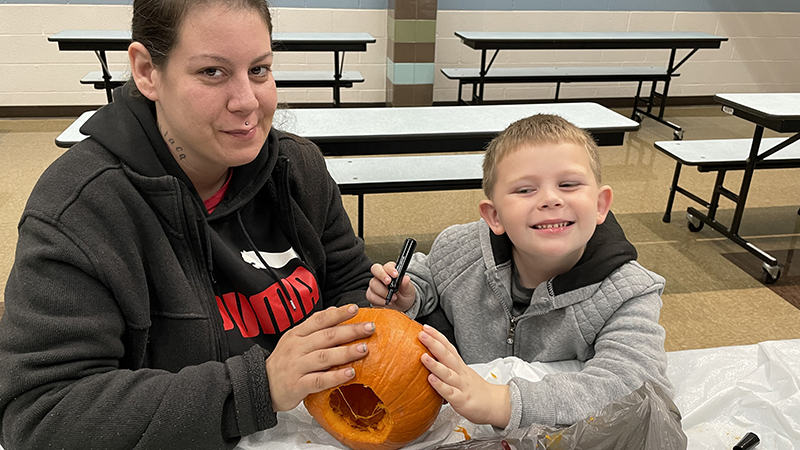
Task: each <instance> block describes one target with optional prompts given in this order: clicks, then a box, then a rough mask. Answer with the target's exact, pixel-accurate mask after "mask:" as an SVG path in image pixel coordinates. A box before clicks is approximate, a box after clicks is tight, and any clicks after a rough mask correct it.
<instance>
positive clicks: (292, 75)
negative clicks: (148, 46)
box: [81, 70, 364, 89]
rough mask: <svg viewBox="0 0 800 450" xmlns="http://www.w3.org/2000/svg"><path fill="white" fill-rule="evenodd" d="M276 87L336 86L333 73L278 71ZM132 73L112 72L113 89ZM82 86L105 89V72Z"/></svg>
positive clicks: (348, 83)
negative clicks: (89, 85)
mask: <svg viewBox="0 0 800 450" xmlns="http://www.w3.org/2000/svg"><path fill="white" fill-rule="evenodd" d="M273 75H274V77H275V85H276V86H277V87H279V88H316V87H321V88H332V87H334V85H335V84H336V82H335V80H334V79H333V72H327V71H286V70H276V71H275V72H273ZM130 76H131V73H130V72H127V71H112V72H111V82H110V84H111V87H112V88H116V87H119V86H122V85H123V84H125V82H127V81H128V79H129V78H130ZM363 82H364V77H363V76H362V75H361V73H360V72H358V71H346V72H343V73H342V78H340V79H339V86H340V87H345V88H349V87H353V83H363ZM81 84H91V85H94V88H95V89H105V88H106V87H105V82H104V81H103V72H101V71H99V70H96V71H93V72H89V73H88V74H86V76H85V77H83V78H82V79H81Z"/></svg>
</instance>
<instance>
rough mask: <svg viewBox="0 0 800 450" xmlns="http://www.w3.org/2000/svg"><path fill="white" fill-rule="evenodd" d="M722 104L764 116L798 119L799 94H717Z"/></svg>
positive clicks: (799, 117)
mask: <svg viewBox="0 0 800 450" xmlns="http://www.w3.org/2000/svg"><path fill="white" fill-rule="evenodd" d="M714 97H715V98H716V100H717V101H718V102H720V103H722V104H725V105H730V106H734V107H737V106H738V107H741V108H746V109H749V110H751V111H752V112H758V113H761V114H763V115H765V116H770V117H774V118H785V119H800V93H785V92H773V93H751V94H717V95H715V96H714Z"/></svg>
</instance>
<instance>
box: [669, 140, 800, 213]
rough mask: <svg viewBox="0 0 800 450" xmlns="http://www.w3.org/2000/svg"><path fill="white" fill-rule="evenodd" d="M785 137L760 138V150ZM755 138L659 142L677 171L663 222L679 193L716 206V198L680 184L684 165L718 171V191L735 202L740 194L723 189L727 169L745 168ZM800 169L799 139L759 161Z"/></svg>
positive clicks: (765, 166) (765, 165)
mask: <svg viewBox="0 0 800 450" xmlns="http://www.w3.org/2000/svg"><path fill="white" fill-rule="evenodd" d="M784 140H786V138H780V137H779V138H765V139H762V140H761V145H760V146H759V152H760V153H763V152H764V151H766V150H769V149H770V148H773V147H775V146H776V145H778V144H780V143H781V142H783V141H784ZM752 143H753V140H752V139H709V140H697V141H659V142H656V143H655V144H654V145H655V148H656V149H658V150H659V151H661V152H662V153H664V154H665V155H667V156H669V157H670V158H672V159H674V160H675V161H676V165H675V172H674V174H673V177H672V185H671V186H670V193H669V198H668V200H667V208H666V211H665V213H664V217H663V219H662V220H663V221H664V222H669V221H670V216H671V214H672V204H673V202H674V200H675V194H676V193H679V194H682V195H684V196H686V197H687V198H689V199H691V200H693V201H695V202H697V203H699V204H700V205H702V206H703V207H705V208H709V207H712V206H713V207H714V208H716V205H712V203H714V200H713V199H712V200H711V201H707V200H704V199H703V198H701V197H700V196H698V195H696V194H694V193H692V192H690V191H688V190H686V189H685V188H683V187H681V186H679V185H678V181H679V178H680V173H681V167H682V166H684V165H686V166H695V167H697V170H698V171H700V172H718V175H717V181H716V182H715V188H714V189H715V191H718V192H717V193H718V194H719V195H723V196H725V197H727V198H730V199H731V200H734V201H736V197H737V195H736V194H734V193H732V192H730V191H728V190H727V189H724V188H723V187H722V183H723V182H724V179H725V172H726V171H729V170H745V167H746V164H747V158H748V157H749V156H750V147H751V145H752ZM796 168H800V141H797V142H794V143H792V144H790V145H788V146H787V147H786V148H784V149H782V150H780V151H778V152H776V153H773V154H772V155H770V156H768V157H766V158H765V159H764V160H763V161H759V162H758V164H757V165H756V169H796Z"/></svg>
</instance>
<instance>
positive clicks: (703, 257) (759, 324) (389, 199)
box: [0, 105, 800, 351]
mask: <svg viewBox="0 0 800 450" xmlns="http://www.w3.org/2000/svg"><path fill="white" fill-rule="evenodd" d="M619 111H620V113H622V114H624V115H628V114H629V111H628V110H624V109H621V110H619ZM667 118H668V119H669V120H670V121H672V122H675V123H677V124H679V125H681V126H683V127H684V129H685V131H686V135H685V139H687V140H688V139H712V138H744V137H750V136H751V135H752V132H753V125H752V124H750V123H749V122H746V121H744V120H742V119H738V118H736V117H732V116H728V115H726V114H723V113H722V112H721V111H720V108H719V107H717V106H713V105H712V106H693V107H675V108H671V109H669V110H668V111H667ZM70 122H71V119H37V120H33V119H18V120H10V119H7V120H0V158H2V161H3V164H2V165H0V288H3V289H4V288H5V282H6V279H7V277H8V272H9V270H10V267H11V264H12V262H13V254H14V246H15V242H16V225H17V221H18V220H19V216H20V214H21V212H22V209H23V208H24V205H25V201H26V199H27V196H28V193H29V192H30V190H31V189H32V187H33V185H34V183H35V181H36V179H37V177H38V176H39V174H41V172H42V171H43V170H44V169H45V168H46V167H47V166H48V164H50V163H51V162H52V161H53V160H54V159H55V158H56V157H58V156H59V155H60V154H61V153H63V151H64V150H63V149H59V148H57V147H56V146H55V144H54V143H53V141H54V139H55V137H56V136H57V135H58V134H59V133H60V132H61V131H62V130H63V129H64V128H65V127H66V126H67V125H69V123H70ZM767 135H770V136H771V135H774V133H767ZM671 138H672V131H671V130H670V129H668V128H667V127H665V126H663V125H660V124H658V123H656V122H654V121H652V120H650V119H645V121H644V122H643V124H642V127H641V129H640V130H639V131H637V132H635V133H631V134H629V135H628V136H627V137H626V142H625V144H624V145H622V146H618V147H605V148H602V149H601V158H602V164H603V181H604V182H605V183H607V184H609V185H610V186H611V187H612V188H613V189H614V194H615V195H614V197H615V200H614V206H613V208H612V209H613V210H614V212H615V214H616V215H617V218H618V220H619V222H620V223H621V224H622V226H623V228H624V229H625V231H626V234H627V236H628V238H629V239H630V240H631V241H632V242H633V243H634V244H635V245H636V247H637V249H638V251H639V261H640V262H641V263H642V264H643V265H644V266H646V267H648V268H650V269H651V270H654V271H656V272H658V273H660V274H661V275H662V276H664V277H665V278H666V279H667V286H666V290H665V293H664V296H663V300H664V307H663V310H662V314H661V323H662V325H663V326H664V327H665V328H666V330H667V341H666V348H667V350H668V351H671V350H684V349H693V348H706V347H718V346H726V345H741V344H752V343H756V342H760V341H764V340H772V339H790V338H800V309H798V307H800V301H798V300H799V299H800V276H798V269H794V271H792V267H791V258H792V256H793V254H794V250H796V249H800V239H798V237H800V215H798V214H797V213H798V207H800V176H799V175H800V169H785V170H784V169H779V170H765V171H760V172H757V173H756V174H755V176H754V181H753V186H752V188H751V194H750V199H749V202H748V208H747V210H746V212H745V216H744V220H743V222H742V227H741V230H740V234H741V235H742V236H745V237H746V238H747V239H749V240H751V241H752V242H753V243H754V244H756V245H758V246H759V247H761V248H763V249H765V250H767V251H772V252H774V253H775V255H776V256H778V255H779V256H780V258H782V259H780V261H781V262H782V263H788V264H787V267H786V268H785V269H784V274H783V275H782V276H781V279H779V280H778V282H777V283H775V284H774V285H770V286H766V285H764V284H762V283H761V282H760V281H759V280H758V279H756V277H757V276H759V274H760V272H761V269H760V265H761V262H760V261H759V260H758V259H757V258H755V257H752V256H750V255H749V254H747V253H746V252H745V251H744V250H742V249H741V248H740V247H738V246H736V245H734V244H732V243H730V242H729V241H727V240H726V239H725V238H723V237H722V236H721V235H720V234H718V233H717V232H715V231H714V230H711V229H709V227H704V228H703V229H702V230H701V231H700V232H697V233H693V232H690V231H689V230H688V228H687V226H686V219H685V211H686V207H687V206H690V204H691V201H690V200H688V199H686V198H685V197H682V196H678V198H677V199H676V201H675V206H674V207H673V213H672V220H671V222H670V223H664V222H662V216H663V215H664V208H665V205H666V199H667V195H668V188H669V184H670V182H671V178H672V173H673V169H674V162H673V160H671V159H670V158H668V157H666V156H664V155H663V154H661V153H660V152H658V151H657V150H656V149H655V148H654V147H653V143H654V142H656V141H660V140H670V139H671ZM714 177H715V174H709V173H699V172H697V171H696V170H694V169H693V168H684V170H683V173H682V177H681V180H682V181H681V185H683V186H684V187H686V188H688V189H689V190H691V191H693V192H695V193H697V194H699V195H701V196H702V197H706V198H708V197H710V191H711V186H712V183H713V180H714ZM727 178H728V182H727V186H728V187H729V188H730V189H733V190H738V185H737V182H738V180H740V178H741V177H740V175H739V174H737V173H730V174H729V175H728V177H727ZM481 198H483V194H482V192H481V191H479V190H470V191H448V192H424V193H402V194H375V195H368V196H367V197H366V201H365V211H366V219H365V224H364V229H365V241H366V244H367V252H368V254H369V256H370V257H371V258H372V259H373V260H374V261H376V262H385V261H388V260H392V259H394V258H395V257H396V254H397V251H398V249H399V248H400V246H401V244H402V241H403V240H404V239H405V238H406V237H414V238H415V239H417V241H418V242H419V246H418V250H419V251H426V250H427V249H429V248H430V245H431V243H432V242H433V239H434V238H435V237H436V234H437V233H438V232H439V231H441V230H442V229H443V228H445V227H447V226H448V225H451V224H455V223H461V222H467V221H472V220H476V219H477V218H478V212H477V203H478V201H479V200H480V199H481ZM344 202H345V207H346V208H347V210H348V213H350V215H351V217H353V220H354V226H355V225H356V224H355V217H356V205H357V203H356V198H355V197H352V196H346V197H344ZM731 216H732V203H730V202H727V201H725V200H723V202H722V207H721V210H720V212H719V216H718V217H719V218H720V221H722V222H723V223H727V221H729V219H730V217H731ZM791 302H794V306H793V304H792V303H791ZM2 311H3V303H2V302H0V314H2Z"/></svg>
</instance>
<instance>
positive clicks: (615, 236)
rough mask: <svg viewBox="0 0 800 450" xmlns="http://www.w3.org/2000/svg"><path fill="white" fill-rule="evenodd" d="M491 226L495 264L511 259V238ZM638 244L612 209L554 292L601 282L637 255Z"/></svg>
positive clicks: (555, 281)
mask: <svg viewBox="0 0 800 450" xmlns="http://www.w3.org/2000/svg"><path fill="white" fill-rule="evenodd" d="M487 229H488V232H489V239H490V242H491V244H492V253H493V256H494V263H495V266H500V265H502V264H505V263H508V262H510V261H511V254H512V253H511V249H512V244H511V240H510V239H509V238H508V235H507V234H503V235H502V236H498V235H496V234H494V233H492V230H491V229H489V228H488V227H487ZM637 256H638V255H637V253H636V247H634V246H633V244H631V243H630V242H629V241H628V239H627V238H626V237H625V233H624V232H623V231H622V227H620V225H619V223H618V222H617V218H616V217H614V214H613V213H612V212H611V211H609V212H608V216H606V220H605V222H603V223H602V224H600V225H598V226H597V228H596V229H595V231H594V234H593V235H592V237H591V238H590V239H589V242H587V243H586V249H585V250H584V251H583V255H582V256H581V259H580V260H578V262H577V263H576V264H575V266H574V267H573V268H572V269H570V270H569V271H567V272H566V273H562V274H561V275H557V276H556V277H554V278H553V280H552V286H553V291H554V292H553V293H554V295H559V294H563V293H565V292H569V291H573V290H575V289H578V288H581V287H584V286H589V285H592V284H595V283H599V282H601V281H603V280H605V279H606V278H607V277H608V276H609V275H610V274H611V272H613V271H615V270H617V269H618V268H619V267H620V266H622V265H623V264H625V263H627V262H629V261H634V260H636V258H637Z"/></svg>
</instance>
